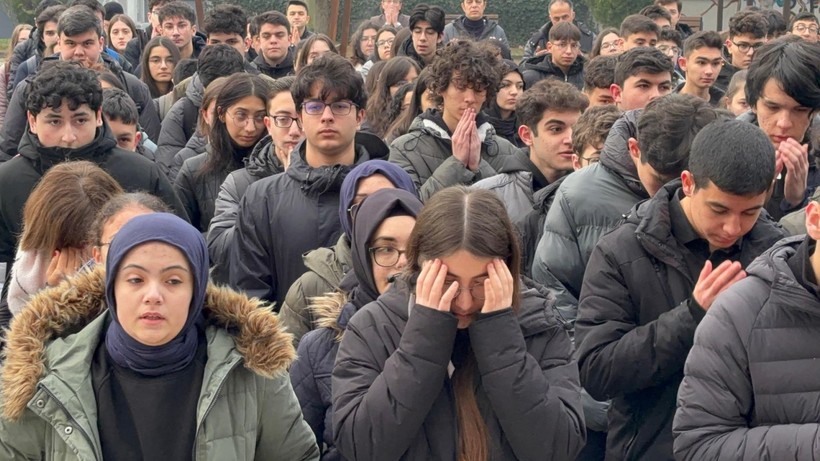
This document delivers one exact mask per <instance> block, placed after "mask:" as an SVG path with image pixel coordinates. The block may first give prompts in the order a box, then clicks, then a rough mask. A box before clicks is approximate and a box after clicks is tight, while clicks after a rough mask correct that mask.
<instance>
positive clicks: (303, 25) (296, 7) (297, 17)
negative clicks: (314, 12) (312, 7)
mask: <svg viewBox="0 0 820 461" xmlns="http://www.w3.org/2000/svg"><path fill="white" fill-rule="evenodd" d="M285 14H286V15H287V17H288V22H289V23H290V27H291V30H289V31H288V32H289V34H290V36H289V41H290V44H291V45H294V46H295V45H296V44H297V43H299V42H300V41H301V40H305V39H307V38H310V36H311V35H313V32H311V31H309V30H308V28H307V25H308V23H309V22H310V16H309V15H308V6H307V3H305V2H304V1H302V0H288V5H287V7H286V9H285Z"/></svg>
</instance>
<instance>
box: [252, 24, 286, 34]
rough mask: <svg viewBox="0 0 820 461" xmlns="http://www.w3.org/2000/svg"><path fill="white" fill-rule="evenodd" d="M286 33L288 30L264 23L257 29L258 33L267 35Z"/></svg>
mask: <svg viewBox="0 0 820 461" xmlns="http://www.w3.org/2000/svg"><path fill="white" fill-rule="evenodd" d="M280 32H283V33H288V28H287V27H285V26H283V25H281V24H271V23H265V24H262V27H260V28H259V33H260V34H262V33H268V34H277V33H280Z"/></svg>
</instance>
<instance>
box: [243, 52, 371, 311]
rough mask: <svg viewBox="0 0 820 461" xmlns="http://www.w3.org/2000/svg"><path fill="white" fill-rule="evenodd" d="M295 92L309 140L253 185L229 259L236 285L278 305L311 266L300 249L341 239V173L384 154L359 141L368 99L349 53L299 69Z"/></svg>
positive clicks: (306, 137)
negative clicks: (282, 165)
mask: <svg viewBox="0 0 820 461" xmlns="http://www.w3.org/2000/svg"><path fill="white" fill-rule="evenodd" d="M291 92H292V93H293V100H294V104H295V107H297V108H299V111H298V113H299V115H298V118H299V119H300V120H301V123H302V128H303V129H304V132H305V141H304V142H303V143H302V144H300V145H299V146H298V147H297V148H296V150H295V151H294V152H293V154H292V155H291V163H290V165H289V166H288V169H287V170H286V171H285V172H284V173H282V174H278V175H274V176H271V177H268V178H265V179H260V180H259V181H257V182H255V183H253V184H252V185H251V186H250V187H249V188H248V190H247V192H246V193H245V195H244V197H243V198H242V201H241V203H240V209H239V217H238V221H237V224H236V234H235V238H234V242H233V244H232V248H231V263H230V267H231V274H230V282H231V286H233V287H235V288H237V289H239V290H243V291H245V292H246V293H248V294H249V295H251V296H255V297H258V298H260V299H264V300H267V301H275V302H276V306H277V309H278V307H279V306H281V303H282V301H283V300H284V298H285V294H286V292H287V290H288V288H289V287H290V286H291V284H293V282H294V281H295V280H296V279H297V278H298V277H299V276H300V275H302V273H304V272H305V270H306V269H305V265H304V262H303V261H302V254H303V253H305V252H307V251H309V250H313V249H315V248H319V247H324V246H331V245H333V244H334V243H335V242H336V240H337V239H338V238H339V235H340V234H341V232H342V229H341V224H340V222H339V188H340V187H341V184H342V181H343V180H344V177H345V176H346V175H347V173H348V172H349V171H350V169H351V168H353V166H355V165H358V164H360V163H362V162H364V161H367V160H370V159H372V158H384V157H386V155H387V148H386V146H385V145H384V143H381V142H380V141H379V140H378V139H375V142H374V143H372V144H369V146H372V150H369V148H365V147H364V146H363V145H361V144H359V143H357V142H356V138H357V134H356V130H357V129H358V127H359V125H361V123H362V121H363V120H364V109H363V107H365V105H366V102H367V101H366V96H365V93H364V83H363V82H362V78H361V75H359V73H358V72H356V70H354V69H353V66H351V65H350V63H349V62H348V61H347V60H346V59H345V58H343V57H341V56H339V55H337V54H334V53H328V54H327V55H325V56H322V57H321V58H319V59H317V60H316V61H314V62H313V64H311V65H309V66H305V67H304V68H302V69H300V70H299V73H298V74H297V76H296V83H295V85H294V86H293V87H292V89H291ZM366 136H367V135H362V137H366ZM373 138H375V137H373ZM294 217H298V219H294ZM282 236H288V237H287V238H282Z"/></svg>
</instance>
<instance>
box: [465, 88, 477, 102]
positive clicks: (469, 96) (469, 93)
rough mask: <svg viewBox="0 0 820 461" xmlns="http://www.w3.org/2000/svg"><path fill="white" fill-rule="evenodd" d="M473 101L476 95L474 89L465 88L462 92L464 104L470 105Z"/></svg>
mask: <svg viewBox="0 0 820 461" xmlns="http://www.w3.org/2000/svg"><path fill="white" fill-rule="evenodd" d="M475 100H476V94H475V90H474V89H472V88H467V89H466V90H464V101H465V102H470V103H472V102H475Z"/></svg>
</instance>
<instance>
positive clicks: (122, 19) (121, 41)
mask: <svg viewBox="0 0 820 461" xmlns="http://www.w3.org/2000/svg"><path fill="white" fill-rule="evenodd" d="M106 32H107V33H108V41H109V43H110V46H111V48H112V49H113V50H114V51H116V52H117V53H119V54H120V55H122V56H125V45H128V42H129V41H130V40H131V39H132V38H134V37H136V36H137V26H136V25H134V21H133V20H132V19H131V18H129V17H128V16H126V15H124V14H117V15H114V17H112V18H111V21H109V22H108V30H107V31H106Z"/></svg>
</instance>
